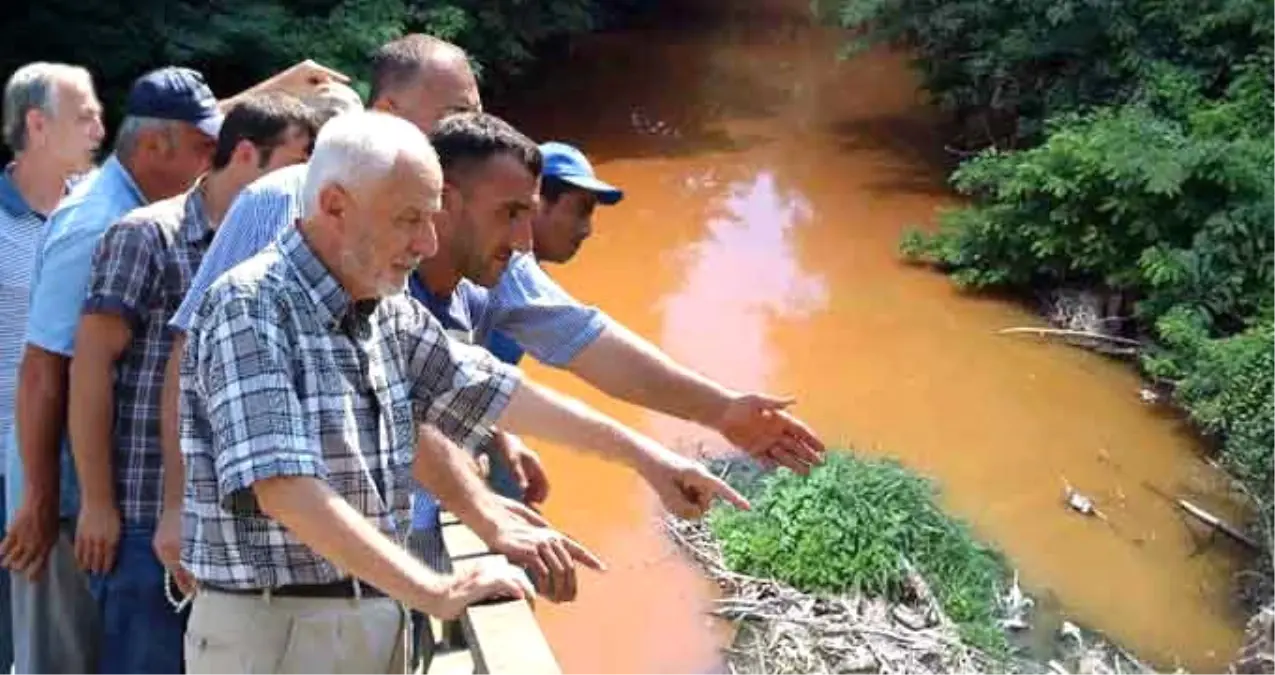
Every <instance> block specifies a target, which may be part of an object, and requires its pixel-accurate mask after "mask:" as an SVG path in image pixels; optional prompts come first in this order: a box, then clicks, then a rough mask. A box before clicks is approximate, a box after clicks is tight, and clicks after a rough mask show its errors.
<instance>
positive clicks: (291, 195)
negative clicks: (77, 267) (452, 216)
mask: <svg viewBox="0 0 1275 675" xmlns="http://www.w3.org/2000/svg"><path fill="white" fill-rule="evenodd" d="M305 172H306V166H305V165H304V164H301V165H296V166H290V167H287V168H283V169H279V170H278V171H273V172H271V173H269V174H267V175H266V176H263V177H261V178H259V179H257V180H256V182H254V183H252V184H251V185H249V186H248V187H247V188H245V189H244V190H243V191H242V192H240V193H239V196H238V197H236V198H235V201H234V204H232V205H231V207H230V210H229V211H228V212H227V213H226V217H225V218H224V219H222V222H221V226H220V227H218V228H217V236H216V238H215V239H213V243H212V247H211V248H209V249H208V253H207V254H206V255H205V256H204V261H203V263H202V264H200V266H199V271H198V272H197V273H196V274H195V278H194V279H192V280H191V284H190V290H189V291H187V293H186V299H185V300H184V301H183V302H182V306H181V307H180V308H179V309H178V310H177V314H176V315H175V316H174V317H173V319H172V321H171V322H170V323H169V325H171V326H172V327H173V328H174V329H176V330H182V331H185V330H187V329H188V328H189V325H190V317H191V316H193V315H194V312H195V310H196V309H198V307H199V303H200V301H201V300H202V299H203V297H204V294H205V293H206V292H207V289H208V286H209V285H210V284H211V283H212V282H213V281H214V280H216V279H217V277H219V276H221V275H222V274H224V273H226V272H227V271H228V270H230V269H231V268H233V267H234V266H235V265H238V264H239V263H241V262H243V261H244V260H247V259H248V258H250V257H252V256H253V255H255V254H256V253H257V252H258V251H260V250H261V249H263V248H265V247H266V245H267V244H268V243H270V242H271V241H273V240H274V239H276V238H277V237H278V236H279V234H280V233H281V232H283V231H285V230H287V229H289V228H290V227H291V225H292V223H294V222H296V221H297V219H298V218H299V216H300V213H301V188H302V185H303V184H304V183H305ZM452 295H453V299H452V300H451V301H450V302H451V303H452V305H453V306H454V307H455V308H456V309H455V311H457V312H466V313H467V316H470V317H473V318H472V321H470V322H469V326H468V330H470V331H472V333H473V342H474V344H479V345H491V344H498V343H499V342H500V340H501V335H500V334H504V335H505V336H507V337H508V338H512V339H513V341H515V342H517V343H518V345H519V346H521V347H522V348H523V349H526V350H527V351H528V352H530V353H531V355H532V356H533V357H534V358H535V359H536V360H537V361H540V362H542V363H545V364H548V365H551V366H558V367H561V366H564V365H566V364H567V363H569V362H570V361H571V359H573V358H575V355H576V354H578V353H579V352H580V350H581V349H584V348H585V347H587V346H588V345H589V344H591V343H592V342H593V341H594V340H596V339H597V338H598V336H599V335H601V334H602V331H603V330H604V329H605V328H606V326H607V322H608V319H607V317H606V315H605V314H604V313H603V312H602V311H601V310H599V309H598V308H596V307H591V306H588V305H583V304H581V303H580V302H578V301H576V299H575V298H573V297H571V295H570V294H568V293H567V292H566V291H565V290H563V289H562V287H561V286H559V285H558V283H557V282H555V281H554V280H553V279H552V278H551V277H550V276H549V275H548V274H546V273H545V272H544V270H542V269H540V265H539V264H538V263H537V262H536V259H535V257H534V256H532V255H531V254H530V253H519V254H515V255H514V256H513V257H512V258H511V259H510V261H509V265H508V267H507V268H506V270H505V273H504V274H502V275H501V277H500V281H499V282H498V283H497V284H496V287H495V288H493V289H491V290H488V289H485V288H483V287H481V286H479V285H477V284H474V283H472V282H470V281H469V280H468V279H462V280H461V282H460V284H458V285H457V287H456V290H455V292H453V294H452ZM418 299H419V298H418ZM458 316H461V315H458ZM440 320H441V317H440ZM493 336H494V337H493ZM506 354H508V352H506Z"/></svg>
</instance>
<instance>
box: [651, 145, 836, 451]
mask: <svg viewBox="0 0 1275 675" xmlns="http://www.w3.org/2000/svg"><path fill="white" fill-rule="evenodd" d="M681 187H682V191H683V192H684V193H685V194H684V197H685V198H689V199H691V200H692V201H700V200H703V201H705V202H707V203H708V204H709V207H708V217H707V218H706V219H705V225H704V229H703V235H702V237H701V238H700V239H699V240H697V241H694V242H693V243H690V244H687V245H686V246H685V247H683V248H681V249H680V250H677V251H673V252H671V253H670V254H669V255H670V256H672V257H673V259H674V265H675V267H677V268H680V269H681V277H682V279H681V282H680V284H679V286H678V287H676V290H674V291H672V292H670V293H668V294H667V295H665V296H664V297H663V298H662V299H661V301H660V302H659V304H658V312H659V315H660V318H661V324H662V327H661V330H660V338H659V343H660V345H661V346H662V347H663V348H664V349H665V350H666V351H667V352H668V353H669V354H670V355H672V356H673V358H675V359H677V360H678V361H681V362H682V363H693V364H695V367H696V368H697V369H698V370H700V371H701V372H703V373H705V374H707V375H708V376H709V377H712V378H713V379H715V380H717V381H718V382H722V383H724V384H726V385H727V386H731V387H736V388H739V389H743V390H750V391H764V390H767V389H769V388H771V387H772V384H773V382H774V376H775V374H776V369H777V364H776V358H778V357H782V351H781V350H779V349H776V348H775V347H774V346H772V345H771V344H770V331H769V327H770V323H771V322H772V321H773V320H795V319H801V318H804V317H807V316H810V315H811V314H812V313H813V312H816V311H819V310H820V309H822V308H823V307H825V306H826V305H827V300H828V293H827V284H826V282H825V280H824V278H823V277H822V276H820V275H817V274H812V273H810V272H808V271H806V270H804V269H802V268H801V265H800V264H799V263H798V261H797V259H796V252H795V247H794V243H793V235H794V233H795V231H796V230H797V229H799V228H801V227H802V226H803V225H806V224H808V223H809V222H810V220H811V218H812V217H813V212H812V209H811V207H810V203H809V202H808V201H807V200H806V199H805V198H804V197H803V196H801V195H800V194H799V193H796V192H792V191H788V192H781V190H780V187H779V185H778V184H777V182H776V180H775V175H774V173H773V172H771V171H770V170H764V169H763V170H759V171H757V172H756V173H755V174H754V175H752V176H751V177H747V178H743V179H740V180H736V181H734V182H731V183H730V184H728V185H727V186H726V187H725V190H724V191H723V189H722V186H721V184H720V180H719V179H718V177H717V175H716V174H715V173H714V172H711V171H710V172H703V173H700V174H691V175H688V176H686V178H685V179H684V180H683V181H682V185H681ZM720 192H724V194H723V195H722V196H720V197H718V198H716V199H713V198H712V195H714V194H715V193H720ZM709 308H711V310H710V309H709ZM653 426H654V428H653V431H654V432H655V433H657V434H658V436H659V437H660V438H663V439H666V440H671V439H679V440H684V439H686V438H696V439H699V440H708V439H712V437H711V436H708V435H706V434H705V433H704V432H703V431H702V430H698V429H697V428H696V427H694V426H693V425H688V424H685V423H681V422H679V421H677V420H670V419H667V418H662V417H661V418H659V419H657V420H653Z"/></svg>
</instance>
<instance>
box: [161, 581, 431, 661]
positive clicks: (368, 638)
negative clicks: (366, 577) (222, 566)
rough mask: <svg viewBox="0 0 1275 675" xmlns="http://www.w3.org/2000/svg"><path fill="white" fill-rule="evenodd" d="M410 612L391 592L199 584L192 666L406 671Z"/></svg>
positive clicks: (191, 632) (190, 638)
mask: <svg viewBox="0 0 1275 675" xmlns="http://www.w3.org/2000/svg"><path fill="white" fill-rule="evenodd" d="M407 625H408V623H407V614H406V612H404V610H403V607H402V606H401V605H400V604H399V603H398V602H396V601H394V600H392V599H390V598H350V599H345V598H295V597H277V596H274V597H270V596H266V595H237V594H230V593H219V592H217V591H214V590H211V589H201V590H200V592H199V593H198V594H197V595H196V596H195V599H194V601H193V602H192V603H191V610H190V624H189V625H188V626H187V629H186V672H188V673H393V674H395V675H402V674H403V673H405V672H406V667H407V666H406V664H407V651H406V649H407V642H406V640H405V639H404V637H405V635H406V632H407Z"/></svg>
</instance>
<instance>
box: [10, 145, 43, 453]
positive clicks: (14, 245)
mask: <svg viewBox="0 0 1275 675" xmlns="http://www.w3.org/2000/svg"><path fill="white" fill-rule="evenodd" d="M12 170H13V167H12V165H10V166H9V167H8V168H6V169H5V170H4V172H3V173H0V251H4V255H3V256H0V316H3V317H4V320H3V321H0V434H2V435H0V450H2V449H4V448H6V447H7V446H8V443H7V442H5V441H4V440H3V439H7V438H8V437H9V430H10V429H11V428H12V426H13V406H14V396H15V395H16V393H17V391H18V386H17V385H18V364H19V363H20V362H21V361H22V347H23V345H24V344H26V331H27V311H28V310H29V309H30V306H31V277H32V275H33V273H34V272H35V258H36V254H37V253H38V252H39V250H40V238H41V237H42V236H43V235H44V221H45V217H44V216H43V215H42V214H40V213H38V212H37V211H36V210H35V209H33V208H31V206H30V205H29V204H27V201H26V200H25V199H23V198H22V194H21V193H20V192H18V188H17V186H16V185H14V184H13V180H12V178H10V173H11V172H12ZM5 464H6V462H4V461H0V474H3V473H4V465H5Z"/></svg>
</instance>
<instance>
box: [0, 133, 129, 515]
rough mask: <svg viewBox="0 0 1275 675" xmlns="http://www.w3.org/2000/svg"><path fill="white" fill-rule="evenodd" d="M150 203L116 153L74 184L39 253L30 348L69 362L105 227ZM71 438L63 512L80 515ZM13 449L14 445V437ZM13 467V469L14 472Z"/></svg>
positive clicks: (66, 445) (53, 216)
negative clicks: (52, 354)
mask: <svg viewBox="0 0 1275 675" xmlns="http://www.w3.org/2000/svg"><path fill="white" fill-rule="evenodd" d="M145 203H146V199H145V197H143V195H142V191H141V190H140V189H138V187H137V183H135V182H134V181H133V178H132V176H130V175H129V174H128V170H127V169H125V168H124V165H122V164H120V162H119V160H118V159H117V158H116V157H115V156H114V155H112V156H111V157H110V158H109V159H107V160H106V162H105V163H103V164H102V167H101V168H100V169H98V170H97V171H96V172H94V173H93V174H92V175H91V176H89V177H87V178H85V179H83V180H81V181H80V182H78V183H76V185H75V187H74V188H73V189H72V190H71V192H70V194H68V195H67V196H66V197H65V198H64V199H63V200H62V201H61V203H59V204H58V207H57V208H56V209H54V210H53V213H51V214H49V222H48V224H47V225H46V226H45V233H44V239H43V241H42V242H41V245H40V251H39V253H38V254H37V255H36V263H35V272H34V275H33V276H32V286H31V304H30V309H29V312H28V317H27V332H26V342H27V344H30V345H34V346H36V347H39V348H41V349H43V350H45V351H48V352H52V353H54V354H60V355H62V356H65V357H67V358H70V356H71V354H72V352H73V350H74V349H75V332H76V330H77V329H78V328H79V325H80V312H81V310H82V309H83V307H84V298H85V296H86V295H87V290H88V281H89V268H90V267H91V266H92V262H93V252H94V251H95V250H96V249H97V242H98V240H99V239H101V237H102V233H103V232H105V231H106V228H108V227H110V226H111V225H112V224H113V223H115V222H116V221H118V220H119V219H120V218H122V217H123V216H124V214H126V213H128V212H129V211H132V210H133V209H135V208H137V207H139V206H141V205H143V204H145ZM68 440H69V439H68V438H67V437H66V436H65V435H64V436H63V438H62V482H61V512H62V515H63V516H73V515H75V514H76V513H78V512H79V497H80V495H79V483H78V481H76V480H75V471H74V468H73V467H74V464H73V461H72V459H71V449H70V444H69V442H68ZM10 442H11V444H13V445H11V447H16V439H14V434H10ZM12 466H13V465H12V464H10V468H12Z"/></svg>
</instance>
